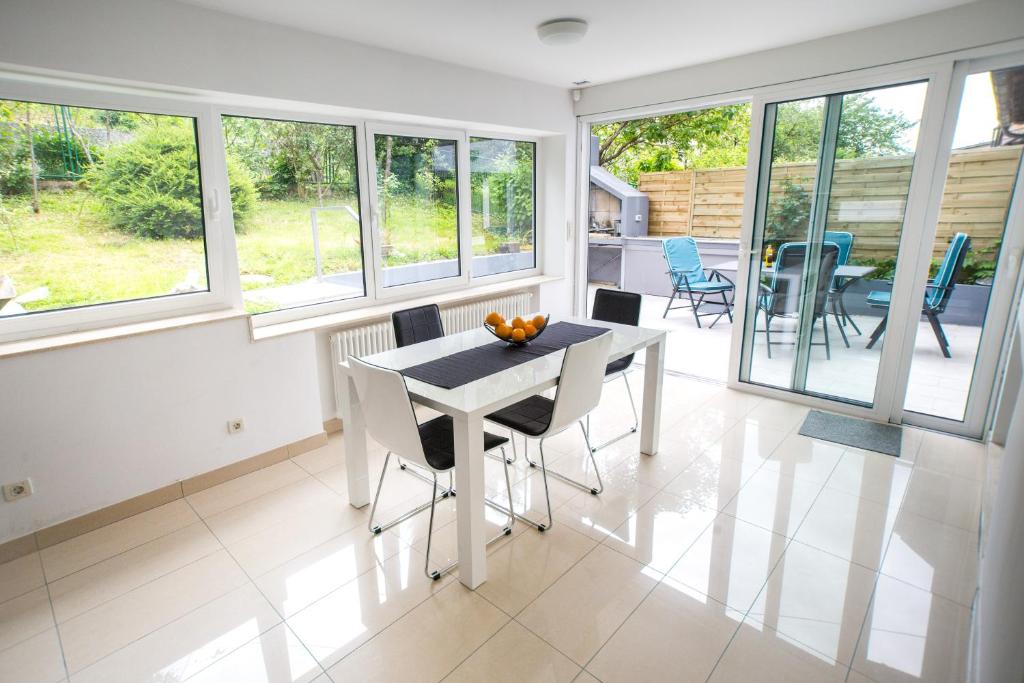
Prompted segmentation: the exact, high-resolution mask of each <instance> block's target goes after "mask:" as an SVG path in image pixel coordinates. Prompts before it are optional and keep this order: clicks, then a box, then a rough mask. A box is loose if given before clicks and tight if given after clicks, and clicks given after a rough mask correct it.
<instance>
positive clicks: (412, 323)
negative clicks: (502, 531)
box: [391, 304, 516, 493]
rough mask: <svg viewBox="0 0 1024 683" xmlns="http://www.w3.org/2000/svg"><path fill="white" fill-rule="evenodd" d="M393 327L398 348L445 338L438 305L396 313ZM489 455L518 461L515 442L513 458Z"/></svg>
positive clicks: (404, 466) (402, 465)
mask: <svg viewBox="0 0 1024 683" xmlns="http://www.w3.org/2000/svg"><path fill="white" fill-rule="evenodd" d="M391 327H393V328H394V330H395V344H397V345H398V348H402V347H403V346H409V345H410V344H419V343H420V342H425V341H430V340H431V339H440V338H441V337H443V336H444V324H443V323H442V322H441V309H440V308H438V307H437V304H427V305H426V306H416V307H414V308H403V309H402V310H400V311H394V312H393V313H392V314H391ZM487 455H488V456H490V457H492V458H496V459H499V460H504V461H505V463H506V464H508V465H511V464H512V463H514V462H515V461H516V454H515V442H513V443H512V456H511V457H504V456H502V457H499V456H498V455H496V454H494V453H491V452H489V451H488V452H487ZM396 460H398V467H399V469H402V470H404V471H406V472H408V473H409V474H411V475H413V476H415V477H418V478H419V479H422V480H423V481H426V482H428V483H429V482H430V479H429V478H428V477H427V476H426V475H424V474H421V473H420V472H417V471H416V470H411V469H409V464H408V463H406V462H404V461H403V460H402V459H401V458H396ZM448 490H449V492H452V493H454V491H455V488H454V483H453V482H452V481H451V478H450V477H449V481H448Z"/></svg>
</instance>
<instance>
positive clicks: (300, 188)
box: [223, 116, 365, 313]
mask: <svg viewBox="0 0 1024 683" xmlns="http://www.w3.org/2000/svg"><path fill="white" fill-rule="evenodd" d="M223 124H224V147H225V152H226V154H227V163H228V178H229V179H230V180H231V183H232V189H231V203H232V209H233V213H234V218H235V243H236V245H237V249H238V267H239V271H240V273H241V279H242V298H243V300H244V302H245V310H247V311H248V312H250V313H266V312H269V311H277V310H281V309H287V308H294V307H297V306H306V305H309V304H315V303H322V302H325V301H337V300H341V299H350V298H353V297H360V296H363V295H364V294H365V287H364V284H363V256H362V240H361V238H360V230H359V225H360V224H359V180H358V174H357V172H356V148H355V129H354V128H353V127H352V126H335V125H328V124H322V123H303V122H299V121H276V120H271V119H256V118H248V117H241V116H225V117H223Z"/></svg>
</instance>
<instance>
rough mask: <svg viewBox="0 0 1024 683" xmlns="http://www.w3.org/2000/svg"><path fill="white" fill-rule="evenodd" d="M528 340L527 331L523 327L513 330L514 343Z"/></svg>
mask: <svg viewBox="0 0 1024 683" xmlns="http://www.w3.org/2000/svg"><path fill="white" fill-rule="evenodd" d="M525 339H526V331H525V330H523V328H521V327H517V328H515V329H513V330H512V341H523V340H525Z"/></svg>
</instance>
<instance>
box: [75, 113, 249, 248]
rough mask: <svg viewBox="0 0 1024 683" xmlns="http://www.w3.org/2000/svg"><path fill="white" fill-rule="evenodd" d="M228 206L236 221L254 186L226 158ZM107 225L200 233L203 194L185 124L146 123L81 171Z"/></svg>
mask: <svg viewBox="0 0 1024 683" xmlns="http://www.w3.org/2000/svg"><path fill="white" fill-rule="evenodd" d="M227 170H228V181H229V184H230V187H231V210H232V214H233V216H234V219H235V225H236V226H241V225H243V224H244V222H245V218H246V215H247V214H248V212H249V211H250V210H251V209H252V205H253V202H254V195H255V190H254V189H253V185H252V180H251V179H250V178H249V174H248V173H247V172H246V171H245V169H244V168H243V167H242V166H241V165H240V164H237V163H234V162H233V161H232V160H231V158H230V157H229V159H228V167H227ZM86 180H87V181H88V187H89V188H90V191H91V192H92V193H94V195H95V196H96V197H97V198H98V199H100V200H101V203H102V206H103V211H104V213H105V214H106V215H107V217H108V219H109V221H110V225H111V227H113V228H115V229H117V230H120V231H122V232H126V233H130V234H135V235H140V236H142V237H150V238H154V239H164V238H197V237H202V235H203V220H202V194H201V191H200V187H199V158H198V155H197V154H196V144H195V132H194V130H193V129H192V128H191V126H186V125H163V126H159V127H158V126H155V125H152V126H150V125H146V126H141V127H140V132H139V134H138V135H137V136H135V138H134V139H132V140H131V141H130V142H125V143H121V144H118V145H114V146H113V147H111V148H110V149H108V150H107V152H106V153H105V154H104V155H103V160H102V161H101V162H100V163H98V164H96V165H95V166H93V167H91V168H90V169H89V171H88V172H87V174H86Z"/></svg>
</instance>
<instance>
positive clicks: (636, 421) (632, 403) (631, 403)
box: [586, 372, 640, 453]
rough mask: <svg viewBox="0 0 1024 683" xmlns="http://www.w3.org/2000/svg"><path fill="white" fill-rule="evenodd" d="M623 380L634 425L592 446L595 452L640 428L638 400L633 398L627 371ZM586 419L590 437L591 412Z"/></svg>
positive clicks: (623, 375)
mask: <svg viewBox="0 0 1024 683" xmlns="http://www.w3.org/2000/svg"><path fill="white" fill-rule="evenodd" d="M622 381H623V382H625V383H626V395H628V396H629V407H630V408H632V409H633V426H632V427H630V428H629V429H627V430H626V431H624V432H622V433H621V434H619V435H618V436H616V437H615V438H612V439H608V440H607V441H605V442H604V443H602V444H600V445H599V446H594V447H592V448H591V449H590V450H591V452H593V453H597V452H598V451H599V450H601V449H602V448H604V447H605V446H610V445H611V444H613V443H615V442H616V441H618V440H620V439H625V438H626V437H627V436H629V435H630V434H636V430H637V429H639V428H640V417H639V415H637V412H636V402H635V401H634V400H633V390H632V389H631V388H630V386H629V377H627V376H626V373H625V372H623V373H622ZM586 421H587V427H586V432H587V436H588V437H589V436H590V414H589V413H588V414H587V417H586Z"/></svg>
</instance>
